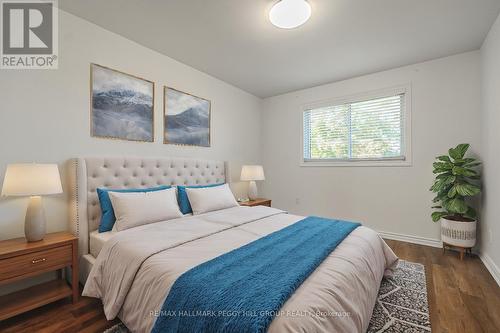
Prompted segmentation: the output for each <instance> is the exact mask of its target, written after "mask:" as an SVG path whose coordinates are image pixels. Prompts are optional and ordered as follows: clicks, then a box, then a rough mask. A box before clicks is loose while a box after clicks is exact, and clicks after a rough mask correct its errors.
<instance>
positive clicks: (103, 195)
mask: <svg viewBox="0 0 500 333" xmlns="http://www.w3.org/2000/svg"><path fill="white" fill-rule="evenodd" d="M171 187H172V186H158V187H152V188H138V189H124V190H110V189H105V188H98V189H97V196H98V197H99V202H100V203H101V211H102V215H101V223H100V224H99V232H106V231H111V230H112V229H113V225H114V224H115V221H116V216H115V211H114V210H113V205H112V203H111V199H110V198H109V192H122V193H128V192H154V191H161V190H166V189H169V188H171Z"/></svg>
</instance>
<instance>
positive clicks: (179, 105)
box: [163, 86, 212, 147]
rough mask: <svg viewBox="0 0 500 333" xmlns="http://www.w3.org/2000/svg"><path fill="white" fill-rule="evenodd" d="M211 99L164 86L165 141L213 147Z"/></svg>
mask: <svg viewBox="0 0 500 333" xmlns="http://www.w3.org/2000/svg"><path fill="white" fill-rule="evenodd" d="M211 109H212V102H211V101H210V100H208V99H205V98H203V97H199V96H196V95H193V94H191V93H187V92H184V91H181V90H178V89H175V88H172V87H168V86H164V87H163V143H164V144H174V145H182V146H196V147H210V146H211V113H212V110H211Z"/></svg>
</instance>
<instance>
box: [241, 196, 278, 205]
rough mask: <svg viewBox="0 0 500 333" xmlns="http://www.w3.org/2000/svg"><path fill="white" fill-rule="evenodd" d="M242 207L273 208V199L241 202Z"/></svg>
mask: <svg viewBox="0 0 500 333" xmlns="http://www.w3.org/2000/svg"><path fill="white" fill-rule="evenodd" d="M240 206H248V207H254V206H267V207H271V199H263V198H257V199H255V200H250V201H245V202H240Z"/></svg>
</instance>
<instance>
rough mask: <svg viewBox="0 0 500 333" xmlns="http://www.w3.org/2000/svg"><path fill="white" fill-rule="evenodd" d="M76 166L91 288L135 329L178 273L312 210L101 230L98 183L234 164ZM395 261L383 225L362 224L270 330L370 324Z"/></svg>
mask: <svg viewBox="0 0 500 333" xmlns="http://www.w3.org/2000/svg"><path fill="white" fill-rule="evenodd" d="M71 167H72V171H71V177H72V184H73V186H72V188H73V192H72V195H71V198H72V206H71V207H72V210H71V212H72V231H73V233H74V234H76V235H77V236H78V239H79V255H80V265H81V275H80V281H81V282H82V283H83V284H85V290H84V294H85V295H88V296H92V297H98V298H101V299H102V300H103V305H104V310H105V314H106V316H107V317H108V319H112V318H114V317H116V316H117V317H119V318H120V319H121V320H122V322H124V324H125V325H126V326H127V327H128V328H129V329H130V330H131V331H132V332H150V331H151V329H152V328H153V326H154V324H155V320H156V318H157V315H158V311H159V310H160V309H162V305H163V303H164V301H165V299H166V297H167V296H168V294H169V291H170V290H171V288H172V286H173V285H174V283H175V281H176V280H177V279H178V278H179V277H180V276H182V275H183V274H184V273H185V272H187V271H189V270H190V269H191V268H193V267H196V266H198V265H200V264H202V263H205V262H207V261H209V260H211V259H213V258H216V257H218V256H221V255H223V254H225V253H227V252H229V251H232V250H234V249H238V248H240V247H242V246H243V245H245V244H249V243H252V242H254V241H256V240H258V239H261V238H262V237H264V236H266V235H269V234H272V233H273V232H276V231H279V230H281V229H284V228H286V227H288V226H291V225H294V224H295V223H296V222H298V221H300V220H303V219H304V217H303V216H297V215H292V214H288V213H287V212H284V211H282V210H279V209H275V208H269V207H233V208H228V209H224V210H219V211H214V212H209V213H206V214H202V215H197V216H184V217H182V218H178V219H175V220H169V221H163V222H158V223H152V224H147V225H144V226H140V227H135V228H132V229H128V230H125V231H122V232H118V233H113V232H109V233H101V234H99V233H98V232H96V230H97V228H98V225H99V219H100V207H99V202H98V198H97V194H96V189H97V188H98V187H107V188H116V189H119V188H140V187H150V186H157V185H205V184H215V183H221V182H228V181H229V179H230V178H229V176H228V175H229V170H228V167H227V163H225V162H223V161H207V160H197V159H181V158H157V159H154V158H79V159H75V160H73V161H72V162H71ZM159 235H161V236H159ZM396 262H397V257H396V256H395V255H394V253H393V252H392V251H391V249H390V248H389V247H388V246H387V245H386V244H385V242H384V241H383V240H382V239H381V238H380V236H379V235H378V234H377V233H376V232H374V231H372V230H371V229H369V228H366V227H363V226H361V227H359V228H356V229H355V230H354V231H352V232H351V233H350V234H349V235H348V236H347V238H345V240H344V241H342V242H341V243H340V244H339V245H338V247H337V248H336V249H335V250H334V251H333V252H331V253H330V254H329V255H328V256H327V257H326V259H325V260H324V261H323V262H322V263H321V264H320V265H319V266H318V267H317V269H315V270H314V271H313V273H312V274H311V275H309V276H308V277H307V279H306V280H305V281H304V282H303V283H302V284H301V285H300V286H299V287H298V289H296V290H295V291H294V293H293V294H292V295H291V297H290V298H288V300H287V301H286V302H285V303H284V305H283V306H282V308H281V312H280V313H282V314H283V315H279V316H276V317H275V318H274V319H273V320H272V322H271V324H270V325H269V327H268V332H272V333H274V332H364V331H366V328H367V327H368V324H369V320H370V317H371V314H372V310H373V307H374V305H375V301H376V296H377V293H378V288H379V286H380V282H381V280H382V277H383V276H384V274H385V275H388V274H391V272H392V269H393V268H394V267H395V265H396ZM124 263H126V264H124ZM94 266H95V267H94ZM93 268H94V270H93V271H92V269H93ZM91 271H92V274H90V273H91ZM89 274H90V276H91V278H90V279H89V281H87V279H88V277H89ZM310 314H314V315H310Z"/></svg>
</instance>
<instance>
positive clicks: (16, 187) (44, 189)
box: [2, 164, 62, 196]
mask: <svg viewBox="0 0 500 333" xmlns="http://www.w3.org/2000/svg"><path fill="white" fill-rule="evenodd" d="M57 193H62V186H61V177H60V176H59V168H58V167H57V164H10V165H8V166H7V171H6V172H5V178H4V181H3V187H2V195H5V196H37V195H48V194H57Z"/></svg>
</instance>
